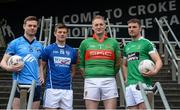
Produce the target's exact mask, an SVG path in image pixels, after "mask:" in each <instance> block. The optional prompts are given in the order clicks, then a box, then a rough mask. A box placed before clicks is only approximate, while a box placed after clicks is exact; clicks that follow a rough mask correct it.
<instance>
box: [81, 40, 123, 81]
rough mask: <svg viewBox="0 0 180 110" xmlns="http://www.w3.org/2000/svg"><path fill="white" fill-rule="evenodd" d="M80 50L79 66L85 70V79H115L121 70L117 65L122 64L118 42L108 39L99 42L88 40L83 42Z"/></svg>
mask: <svg viewBox="0 0 180 110" xmlns="http://www.w3.org/2000/svg"><path fill="white" fill-rule="evenodd" d="M79 50H80V64H79V66H80V68H84V70H85V78H96V77H115V75H116V73H117V72H118V70H119V67H117V65H116V64H118V63H119V62H120V59H119V58H120V47H119V44H118V42H117V40H115V39H113V38H106V39H105V40H104V41H103V42H98V41H97V40H96V39H95V38H88V39H85V40H83V41H82V43H81V45H80V47H79ZM118 66H119V65H118Z"/></svg>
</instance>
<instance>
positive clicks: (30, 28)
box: [23, 21, 38, 36]
mask: <svg viewBox="0 0 180 110" xmlns="http://www.w3.org/2000/svg"><path fill="white" fill-rule="evenodd" d="M23 28H24V31H25V33H26V34H27V35H29V36H35V35H36V32H37V28H38V23H37V21H27V22H26V24H24V25H23Z"/></svg>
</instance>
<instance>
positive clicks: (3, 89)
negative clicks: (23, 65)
mask: <svg viewBox="0 0 180 110" xmlns="http://www.w3.org/2000/svg"><path fill="white" fill-rule="evenodd" d="M4 50H5V49H4V48H0V60H1V58H2V55H3V54H4ZM179 52H180V51H179ZM83 81H84V79H83V78H82V77H81V75H79V74H77V75H76V76H75V78H74V79H73V91H74V101H73V103H74V104H73V106H74V109H85V102H84V100H83V90H84V89H83V87H84V83H83ZM153 81H154V83H155V82H156V81H159V82H160V83H161V85H162V87H163V90H164V93H165V95H166V98H167V100H168V102H169V105H170V108H171V109H180V85H178V84H177V82H176V81H172V80H171V71H170V66H169V65H164V66H163V68H162V69H161V71H160V72H159V74H157V75H156V76H154V77H153ZM11 86H12V73H10V72H6V71H4V70H2V69H1V68H0V109H5V108H6V106H7V103H8V99H9V95H10V92H11ZM119 102H120V100H119V99H118V102H117V105H118V107H117V108H118V109H124V108H120V107H119ZM154 105H155V108H156V109H164V106H163V104H162V101H161V99H160V96H159V94H156V95H155V104H154ZM41 107H42V106H41ZM99 108H100V109H103V108H104V107H103V103H102V102H101V103H100V105H99Z"/></svg>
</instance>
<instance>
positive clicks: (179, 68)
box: [155, 18, 180, 84]
mask: <svg viewBox="0 0 180 110" xmlns="http://www.w3.org/2000/svg"><path fill="white" fill-rule="evenodd" d="M163 20H164V22H165V24H166V25H167V22H166V20H165V19H163ZM155 21H156V23H157V24H158V27H159V29H160V40H162V41H163V43H164V46H165V49H166V50H165V53H164V54H165V59H164V60H165V64H168V55H166V54H169V56H170V58H171V61H172V80H174V81H176V76H177V78H178V84H180V73H179V72H180V58H178V57H177V55H176V53H175V50H174V49H173V47H172V45H171V44H170V41H169V39H168V38H167V34H166V33H165V31H164V29H163V27H162V26H161V24H160V21H159V20H158V19H157V18H155ZM168 28H169V30H170V32H171V34H172V33H173V32H172V30H171V29H170V26H169V27H168ZM173 37H175V35H174V34H173ZM175 41H176V43H177V44H178V45H179V43H178V41H177V38H176V37H175ZM166 51H167V53H166Z"/></svg>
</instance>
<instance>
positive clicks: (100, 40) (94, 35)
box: [93, 33, 108, 43]
mask: <svg viewBox="0 0 180 110" xmlns="http://www.w3.org/2000/svg"><path fill="white" fill-rule="evenodd" d="M93 38H94V39H96V40H97V41H98V42H99V43H102V42H104V40H105V39H107V38H108V36H107V34H106V33H105V34H104V35H103V36H102V38H101V39H100V38H99V37H98V36H97V35H96V34H93Z"/></svg>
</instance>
